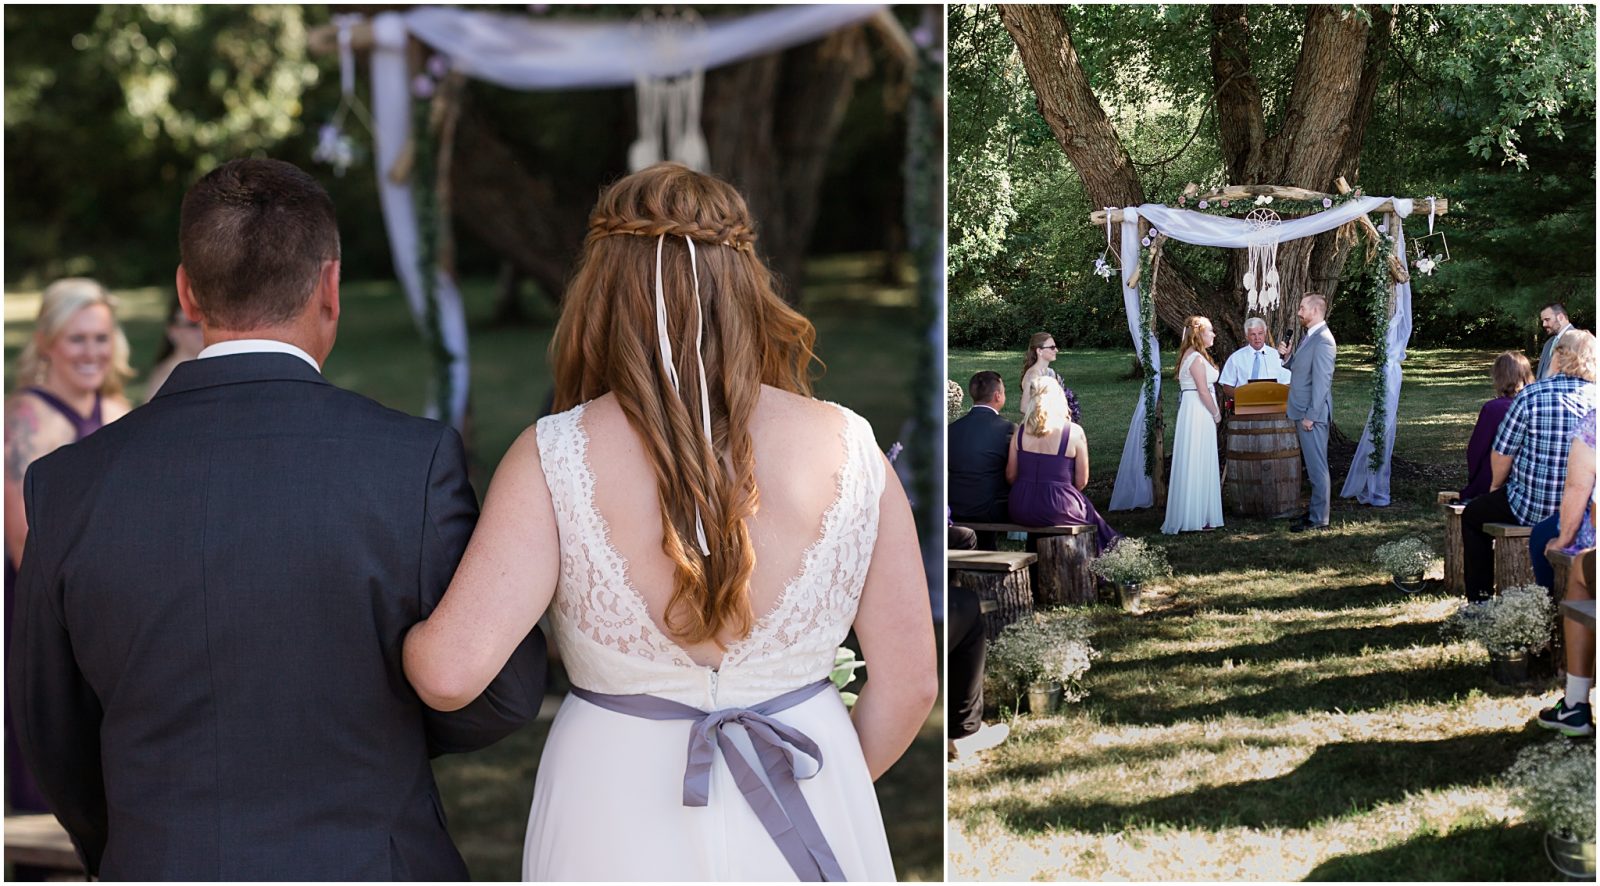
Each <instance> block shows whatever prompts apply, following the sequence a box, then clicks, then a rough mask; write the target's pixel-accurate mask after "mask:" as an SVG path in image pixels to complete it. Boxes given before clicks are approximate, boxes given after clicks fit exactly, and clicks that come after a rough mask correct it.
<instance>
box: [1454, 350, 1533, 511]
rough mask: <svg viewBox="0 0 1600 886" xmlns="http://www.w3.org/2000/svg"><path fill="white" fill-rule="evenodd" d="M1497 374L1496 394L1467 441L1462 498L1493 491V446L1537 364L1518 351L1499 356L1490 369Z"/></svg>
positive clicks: (1484, 407) (1495, 375) (1485, 406)
mask: <svg viewBox="0 0 1600 886" xmlns="http://www.w3.org/2000/svg"><path fill="white" fill-rule="evenodd" d="M1489 374H1490V375H1491V376H1492V377H1493V378H1494V393H1495V398H1494V399H1493V400H1490V401H1489V402H1487V403H1485V404H1483V408H1482V409H1479V410H1478V423H1477V424H1476V425H1474V426H1473V428H1472V437H1471V439H1470V440H1468V441H1467V485H1466V486H1463V487H1461V500H1462V501H1464V502H1465V501H1470V500H1472V499H1474V498H1477V497H1478V496H1480V495H1482V494H1484V493H1485V492H1488V491H1489V475H1490V473H1491V472H1490V468H1489V447H1490V446H1491V445H1493V443H1494V435H1495V433H1496V432H1497V431H1499V430H1500V422H1501V420H1502V419H1504V418H1505V417H1506V410H1508V409H1510V408H1511V401H1512V399H1514V398H1515V397H1516V396H1517V394H1518V392H1520V391H1521V390H1522V389H1523V388H1525V387H1527V386H1528V385H1529V384H1531V383H1532V382H1533V366H1531V365H1530V364H1529V363H1528V358H1527V357H1524V356H1523V355H1522V354H1521V353H1519V352H1517V351H1506V352H1505V353H1504V354H1501V355H1500V356H1498V357H1496V358H1495V360H1494V368H1493V369H1491V370H1490V371H1489Z"/></svg>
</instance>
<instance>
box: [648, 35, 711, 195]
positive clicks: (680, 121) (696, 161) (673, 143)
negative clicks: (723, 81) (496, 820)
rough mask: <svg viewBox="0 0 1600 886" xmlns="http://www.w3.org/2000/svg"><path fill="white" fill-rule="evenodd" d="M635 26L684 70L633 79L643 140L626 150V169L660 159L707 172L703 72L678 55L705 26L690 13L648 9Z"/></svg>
mask: <svg viewBox="0 0 1600 886" xmlns="http://www.w3.org/2000/svg"><path fill="white" fill-rule="evenodd" d="M634 26H635V27H636V28H638V29H639V30H640V32H641V33H642V34H644V35H645V36H646V38H647V39H649V40H650V41H651V42H653V43H655V44H656V47H657V49H658V52H659V55H660V56H661V57H664V58H667V59H669V60H671V61H682V62H683V66H682V68H681V69H679V70H678V71H676V72H675V73H673V74H671V75H667V76H661V75H650V74H640V75H639V76H638V77H636V78H635V80H634V88H635V91H636V93H637V96H638V102H637V103H638V118H639V136H638V138H636V139H635V140H634V142H633V144H632V145H630V146H629V147H628V169H629V170H630V171H632V172H638V171H639V170H641V169H644V168H645V167H647V166H651V165H653V164H656V163H660V162H661V161H662V160H674V161H676V162H678V163H682V164H683V165H685V166H687V167H689V168H690V169H695V170H699V171H701V172H704V171H706V169H707V168H708V167H709V166H710V165H711V153H710V149H709V148H707V147H706V137H705V134H704V133H703V132H701V129H700V105H701V99H702V97H703V95H704V94H705V83H706V73H705V68H704V67H702V66H701V65H700V63H699V62H698V61H696V60H689V59H681V58H680V56H681V47H682V46H683V45H684V44H685V43H686V42H688V38H689V37H691V36H693V35H694V34H697V33H699V32H702V31H704V30H705V23H704V22H703V21H701V19H700V16H699V14H698V13H696V12H695V11H694V10H692V9H677V10H673V11H668V12H661V13H658V12H655V11H654V10H648V9H647V10H645V11H644V12H642V13H640V15H639V18H638V20H636V21H635V22H634Z"/></svg>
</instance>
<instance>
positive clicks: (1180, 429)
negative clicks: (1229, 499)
mask: <svg viewBox="0 0 1600 886" xmlns="http://www.w3.org/2000/svg"><path fill="white" fill-rule="evenodd" d="M1216 340H1217V333H1216V332H1215V331H1214V330H1213V329H1212V328H1211V321H1210V320H1208V319H1206V318H1205V317H1190V318H1188V319H1187V320H1185V321H1184V324H1183V341H1182V342H1181V343H1180V344H1179V346H1178V421H1177V425H1176V426H1175V427H1174V428H1173V433H1172V477H1171V479H1170V482H1169V483H1168V486H1167V518H1166V520H1165V521H1164V522H1163V523H1162V524H1161V531H1162V532H1164V533H1166V534H1167V535H1176V534H1178V533H1180V532H1192V531H1194V530H1199V529H1216V528H1217V527H1219V526H1221V525H1222V471H1221V469H1220V468H1219V466H1218V463H1217V424H1218V423H1219V422H1221V421H1222V410H1221V409H1220V408H1218V406H1217V397H1216V393H1215V389H1214V386H1215V385H1216V383H1217V378H1218V375H1219V373H1218V372H1217V364H1216V362H1215V361H1213V360H1212V359H1211V354H1210V353H1209V351H1210V349H1211V343H1212V342H1214V341H1216Z"/></svg>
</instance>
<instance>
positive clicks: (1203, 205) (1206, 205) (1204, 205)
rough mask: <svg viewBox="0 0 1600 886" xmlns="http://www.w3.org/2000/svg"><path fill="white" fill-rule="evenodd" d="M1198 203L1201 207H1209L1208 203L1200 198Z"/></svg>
mask: <svg viewBox="0 0 1600 886" xmlns="http://www.w3.org/2000/svg"><path fill="white" fill-rule="evenodd" d="M1199 205H1200V208H1201V209H1207V208H1209V207H1210V204H1208V203H1206V201H1204V200H1201V201H1200V204H1199Z"/></svg>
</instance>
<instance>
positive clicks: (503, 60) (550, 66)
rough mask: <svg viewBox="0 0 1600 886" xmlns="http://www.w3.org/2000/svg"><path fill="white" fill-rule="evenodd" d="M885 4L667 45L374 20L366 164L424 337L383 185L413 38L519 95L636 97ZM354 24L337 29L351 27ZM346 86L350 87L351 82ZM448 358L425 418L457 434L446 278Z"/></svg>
mask: <svg viewBox="0 0 1600 886" xmlns="http://www.w3.org/2000/svg"><path fill="white" fill-rule="evenodd" d="M884 8H885V7H884V6H883V5H882V4H878V5H865V6H785V7H779V8H775V9H770V10H765V11H762V12H756V13H751V14H749V15H744V16H740V17H737V18H732V19H727V20H719V21H712V22H708V23H707V24H706V26H705V27H704V28H703V29H699V30H696V31H694V32H692V33H689V34H687V35H680V36H679V37H678V38H677V39H671V40H663V39H660V36H659V35H658V34H655V33H653V32H652V31H651V30H650V29H649V28H647V27H643V26H641V25H639V24H637V23H635V22H626V21H624V22H593V23H589V22H562V21H553V20H547V19H534V18H528V17H524V16H511V15H502V14H499V13H491V12H480V11H476V10H468V9H455V8H449V7H423V8H419V9H414V10H411V11H409V12H405V13H398V12H385V13H381V14H379V15H377V16H375V17H374V18H373V21H372V35H373V49H372V112H373V133H372V136H373V142H374V144H373V155H374V157H375V159H376V160H377V163H376V164H375V165H376V171H377V175H378V192H379V199H380V203H381V205H382V207H383V221H384V226H385V228H386V229H387V231H388V234H389V250H390V253H391V255H392V256H393V259H394V267H395V274H396V275H397V276H398V277H399V278H400V284H401V286H402V287H403V288H404V289H405V293H406V301H407V303H408V304H409V305H410V307H411V313H412V316H413V318H414V319H415V320H416V322H417V326H418V328H419V329H423V330H424V335H428V334H429V333H428V332H427V331H426V329H425V327H426V325H427V323H426V319H425V318H426V316H427V305H426V302H425V298H424V295H423V292H422V272H421V270H420V269H419V267H418V265H417V260H418V247H419V245H420V242H421V234H420V232H419V230H418V227H417V216H416V206H415V204H414V203H413V202H412V194H411V183H410V181H409V180H408V181H405V182H402V183H398V184H397V183H395V182H393V181H390V180H389V170H390V169H392V168H393V167H394V162H395V159H396V158H398V157H399V156H400V152H401V151H402V150H404V147H405V145H406V144H407V142H408V140H409V138H410V135H411V101H412V100H413V99H412V97H411V79H410V77H411V75H410V72H409V71H408V70H407V68H406V61H405V46H406V38H407V36H409V35H415V36H416V37H417V38H418V39H419V40H421V41H422V42H424V43H426V44H428V45H429V46H432V47H433V48H434V49H436V50H438V51H439V52H440V53H442V54H444V55H446V56H448V57H449V59H450V65H451V68H452V69H453V70H456V71H460V72H462V73H464V74H466V75H468V76H471V77H475V78H478V79H482V80H486V81H488V82H491V83H495V84H497V85H500V86H505V87H508V88H511V89H521V90H561V89H592V88H598V87H608V86H631V85H633V84H634V82H635V81H636V79H637V78H639V77H646V76H667V75H672V74H678V73H682V72H684V71H687V70H689V69H691V68H695V67H700V68H707V69H708V68H714V67H718V66H721V65H725V64H729V63H731V62H735V61H739V60H742V59H745V58H750V57H753V56H757V55H763V54H766V53H770V52H775V51H777V50H780V49H786V48H788V47H790V46H797V45H799V44H801V43H806V42H809V41H811V40H815V39H817V38H819V37H822V36H823V35H825V34H827V33H829V32H831V31H834V30H837V29H839V28H841V27H845V26H847V25H851V24H856V23H858V22H861V21H864V20H866V19H868V18H871V17H872V16H874V15H876V14H877V13H878V12H879V11H880V10H882V9H884ZM351 21H352V20H351V19H349V18H342V19H341V22H340V24H341V25H342V26H348V25H349V24H350V22H351ZM343 79H346V80H348V79H349V75H348V74H346V75H344V77H343ZM435 292H436V293H437V303H438V308H439V316H440V325H441V332H442V335H443V339H444V346H445V348H446V350H448V351H449V352H450V355H451V359H452V364H451V391H450V414H449V415H448V416H440V415H438V414H437V412H438V410H437V409H436V408H435V406H434V405H433V404H435V403H436V402H437V399H438V398H437V397H430V398H429V404H430V405H429V415H430V416H431V417H435V418H447V419H448V420H449V421H450V423H451V424H453V425H455V426H456V427H457V428H458V429H459V428H460V427H461V425H462V421H463V419H464V418H465V416H466V408H467V386H468V378H469V376H468V365H469V364H468V362H467V326H466V310H465V308H464V307H463V305H462V301H461V293H460V291H459V290H458V289H457V288H456V286H455V283H454V281H452V280H451V279H450V277H449V275H448V274H445V273H442V272H440V273H439V274H438V278H437V281H436V285H435Z"/></svg>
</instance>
